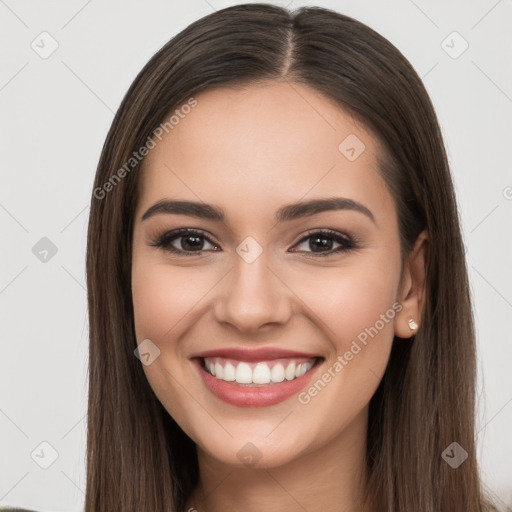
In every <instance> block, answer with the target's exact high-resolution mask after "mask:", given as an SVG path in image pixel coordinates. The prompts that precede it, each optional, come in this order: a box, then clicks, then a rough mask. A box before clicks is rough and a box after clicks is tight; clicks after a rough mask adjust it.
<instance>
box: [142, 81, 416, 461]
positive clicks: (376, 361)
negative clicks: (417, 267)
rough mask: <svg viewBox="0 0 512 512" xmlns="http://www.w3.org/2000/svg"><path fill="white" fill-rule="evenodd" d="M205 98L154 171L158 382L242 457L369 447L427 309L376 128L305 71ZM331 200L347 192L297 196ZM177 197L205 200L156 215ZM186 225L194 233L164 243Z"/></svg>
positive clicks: (160, 152) (147, 333) (176, 412)
mask: <svg viewBox="0 0 512 512" xmlns="http://www.w3.org/2000/svg"><path fill="white" fill-rule="evenodd" d="M195 99H196V101H197V104H196V105H195V106H194V108H191V109H184V110H183V111H181V112H184V111H187V112H189V113H188V114H186V115H184V114H183V113H182V115H181V116H180V117H179V122H176V119H175V120H174V123H173V125H172V126H173V127H172V129H168V133H167V134H166V133H165V132H164V137H163V138H162V141H161V142H160V141H158V139H155V141H156V147H154V149H152V150H150V152H149V154H148V156H147V159H146V161H145V168H144V170H143V171H141V172H142V174H141V176H140V178H141V181H140V199H139V202H138V205H137V209H136V219H135V225H134V242H133V267H132V290H133V305H134V315H135V330H136V337H137V343H138V344H140V343H143V342H144V344H143V345H142V347H141V353H142V354H143V356H142V360H143V361H144V365H143V369H144V372H145V374H146V376H147V378H148V381H149V383H150V385H151V387H152V389H153V390H154V392H155V394H156V396H157V397H158V399H159V400H160V402H161V403H162V404H163V406H164V407H165V408H166V410H167V411H168V412H169V414H170V415H171V416H172V417H173V418H174V419H175V420H176V422H177V423H178V424H179V425H180V426H181V428H182V429H183V430H184V431H185V432H186V433H187V434H188V435H189V436H190V437H191V438H192V439H193V440H194V441H195V443H196V444H197V445H198V449H199V450H201V453H203V455H206V456H209V457H211V458H213V459H215V460H217V461H222V462H224V463H226V464H229V465H239V466H240V465H242V464H248V465H251V464H255V463H257V464H259V465H260V466H265V467H275V466H279V465H282V464H285V463H287V462H291V461H293V460H295V459H297V458H298V457H299V456H303V455H306V454H310V453H312V452H314V451H315V450H321V449H326V448H327V447H329V446H331V445H332V443H337V442H343V443H346V444H345V445H346V446H349V445H350V444H351V443H355V444H357V443H358V442H361V441H362V440H363V439H364V435H365V432H366V430H365V429H366V423H367V411H368V402H369V400H370V398H371V397H372V395H373V394H374V392H375V390H376V388H377V386H378V384H379V381H380V380H381V377H382V375H383V373H384V370H385V367H386V364H387V361H388V357H389V353H390V349H391V344H392V341H393V337H394V335H395V334H396V335H398V336H402V337H408V336H410V331H408V327H407V320H408V319H409V318H410V317H411V316H413V317H414V311H412V309H411V307H412V306H410V305H409V304H408V303H407V301H405V302H404V301H402V300H401V299H402V298H404V299H406V293H403V292H404V290H403V289H402V290H400V289H399V280H400V272H401V266H400V247H399V233H398V224H397V215H396V211H395V207H394V203H393V200H392V197H391V195H390V193H389V192H388V190H387V189H386V187H385V184H384V181H383V179H382V178H381V176H380V175H379V172H378V170H377V166H376V151H377V142H376V140H375V139H374V138H372V136H370V134H369V133H368V132H367V131H365V129H364V128H363V127H361V126H360V125H358V124H356V123H355V122H354V121H353V120H352V119H351V118H350V117H349V116H347V115H346V114H344V113H343V112H342V111H340V110H339V109H338V108H337V107H336V106H335V105H334V104H333V103H331V102H330V101H329V100H328V99H327V98H326V97H324V96H322V95H320V94H319V93H317V92H316V91H314V90H313V89H310V88H308V87H306V86H303V85H300V84H295V83H294V84H288V83H269V84H267V85H264V86H251V87H248V88H245V89H243V90H242V89H240V90H234V89H228V88H219V89H215V90H209V91H206V92H204V93H201V94H200V95H198V96H196V97H195ZM328 198H330V199H332V198H340V201H339V202H338V203H337V204H338V207H337V208H335V207H334V206H333V204H334V203H333V204H331V205H330V207H329V208H328V209H324V208H321V207H311V208H306V207H301V206H296V207H290V206H289V205H291V204H292V203H300V204H308V203H309V202H311V201H316V200H324V199H328ZM341 198H344V201H345V202H344V203H343V202H342V201H341ZM163 201H169V202H170V201H186V202H192V203H197V206H195V207H192V208H190V206H189V207H187V208H186V209H181V210H180V209H178V208H177V207H175V206H172V205H169V204H168V205H167V206H166V207H165V206H162V207H161V208H154V209H152V211H149V212H148V210H149V209H150V208H151V207H152V206H153V205H155V204H156V203H158V202H163ZM162 204H163V203H161V205H162ZM328 206H329V205H328ZM343 206H345V207H343ZM283 209H284V210H283ZM180 211H181V213H180ZM217 211H218V212H217ZM146 212H148V214H147V215H146V216H145V218H144V219H143V216H144V214H145V213H146ZM220 213H222V214H223V219H222V220H221V219H220ZM180 229H192V230H194V233H192V235H191V234H188V235H187V234H183V233H181V234H176V233H174V235H173V234H171V235H168V236H167V238H166V239H164V240H163V242H164V245H163V246H161V247H157V246H156V245H155V244H157V242H158V240H159V239H160V238H161V237H162V236H163V235H165V234H166V233H170V232H175V231H177V230H180ZM326 230H330V231H331V233H319V232H325V231H326ZM340 248H341V249H345V250H342V251H339V250H338V249H340ZM409 284H410V281H409V280H408V279H406V280H405V283H404V285H405V286H408V285H409ZM406 291H407V290H405V292H406ZM416 313H417V312H416ZM415 319H416V320H417V321H418V317H417V316H416V318H415ZM144 340H146V341H144ZM207 353H208V354H207ZM207 355H208V358H207V359H204V357H206V356H207ZM203 356H204V357H203ZM312 364H313V366H312V367H311V369H309V368H310V366H311V365H312ZM204 365H206V366H207V367H208V368H210V367H211V369H212V371H213V372H214V373H216V376H213V375H212V374H210V373H209V372H208V371H207V370H206V369H205V368H204V367H203V366H204ZM306 370H307V371H306ZM304 371H306V373H304ZM221 373H222V376H221V375H220V374H221ZM297 376H298V377H297ZM220 377H222V378H220ZM233 379H235V380H233ZM269 381H270V382H269Z"/></svg>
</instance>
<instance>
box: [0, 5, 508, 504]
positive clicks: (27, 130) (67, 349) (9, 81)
mask: <svg viewBox="0 0 512 512" xmlns="http://www.w3.org/2000/svg"><path fill="white" fill-rule="evenodd" d="M236 3H238V2H229V1H214V0H208V1H207V0H194V1H188V2H186V3H185V2H170V1H167V2H166V1H163V0H160V1H156V0H154V1H147V2H142V1H124V2H121V1H119V0H118V1H109V2H98V1H91V0H89V1H84V0H73V1H68V2H64V1H62V2H57V1H44V2H36V1H31V2H29V1H23V0H20V1H15V0H5V1H4V0H0V38H1V42H2V46H1V50H0V51H1V59H2V66H1V68H0V101H1V108H2V124H1V138H0V140H1V157H2V167H1V172H2V176H1V180H2V181H1V183H2V186H1V189H0V222H1V229H2V231H1V234H2V253H1V254H2V265H1V273H0V306H1V318H0V322H1V324H0V325H1V327H2V331H1V342H2V349H1V361H0V364H1V368H0V384H1V388H0V389H1V403H0V429H1V434H2V435H1V450H2V455H1V457H0V479H1V480H0V504H2V505H5V506H7V505H10V506H13V505H18V506H25V507H27V508H34V509H37V510H41V511H67V512H69V511H79V510H82V508H83V503H84V490H85V439H86V431H85V427H86V421H85V418H86V416H85V415H86V404H87V381H86V378H87V373H86V369H87V344H88V331H87V316H86V315H87V309H86V291H85V264H84V260H85V246H86V227H87V219H88V214H89V208H88V204H89V200H90V194H91V191H92V183H93V177H94V173H95V168H96V165H97V162H98V158H99V155H100V151H101V147H102V145H103V141H104V138H105V136H106V134H107V131H108V128H109V126H110V123H111V121H112V119H113V114H114V112H115V111H116V109H117V107H118V106H119V103H120V101H121V99H122V97H123V95H124V94H125V92H126V90H127V88H128V86H129V85H130V83H131V82H132V80H133V79H134V78H135V76H136V74H137V73H138V71H139V70H140V69H141V68H142V66H143V65H144V64H145V63H146V62H147V60H148V59H149V58H150V57H151V56H152V55H153V54H154V53H155V52H156V51H157V50H158V49H159V48H160V47H161V46H162V45H163V44H164V43H165V42H167V41H168V40H169V39H170V38H171V37H172V36H173V35H174V34H176V33H177V32H179V31H180V30H181V29H183V28H184V27H185V26H187V25H188V24H189V23H191V22H192V21H194V20H196V19H198V18H199V17H201V16H203V15H206V14H209V13H211V12H213V10H214V9H215V10H218V9H220V8H223V7H227V6H229V5H234V4H236ZM276 3H278V4H279V5H289V6H290V7H299V6H302V5H315V4H314V3H313V4H312V3H309V4H306V3H303V2H300V1H294V2H289V1H288V0H287V1H284V2H276ZM316 5H321V6H325V7H329V8H332V9H335V10H338V11H339V12H342V13H344V14H347V15H350V16H353V17H355V18H357V19H359V20H360V21H362V22H364V23H366V24H368V25H370V26H371V27H372V28H374V29H375V30H377V31H378V32H379V33H381V34H382V35H384V36H385V37H387V38H388V39H389V40H390V41H391V42H392V43H394V44H395V45H396V46H397V47H398V48H399V49H400V50H401V51H402V52H403V53H404V55H405V56H406V57H407V58H408V59H409V60H410V62H411V63H412V65H413V66H414V67H415V69H416V70H417V72H418V73H419V75H420V76H421V77H422V78H423V79H424V83H425V85H426V87H427V89H428V91H429V94H430V95H431V98H432V100H433V102H434V105H435V107H436V110H437V113H438V116H439V120H440V123H441V125H442V129H443V133H444V137H445V142H446V145H447V149H448V153H449V158H450V162H451V166H452V172H453V176H454V180H455V184H456V190H457V195H458V201H459V206H460V215H461V220H462V224H463V229H464V238H465V243H466V245H467V259H468V264H469V270H470V279H471V287H472V294H473V299H474V309H475V319H476V325H477V333H478V347H479V397H480V400H479V409H478V411H479V412H478V431H479V433H478V457H479V459H480V461H481V467H482V472H483V477H484V481H485V484H486V486H487V487H488V488H489V490H490V491H492V492H493V493H494V494H495V496H496V497H497V499H499V500H501V503H502V506H503V509H505V503H507V504H508V505H509V506H512V479H511V475H512V443H511V441H510V432H511V427H512V372H511V371H510V368H511V361H512V337H511V334H510V327H509V324H510V318H512V316H511V312H512V284H511V283H512V270H511V265H510V263H511V261H512V242H511V231H512V230H511V226H512V222H511V221H512V172H511V160H512V158H511V153H510V150H511V142H512V140H511V135H512V133H511V131H512V130H511V121H512V66H511V62H512V60H511V57H512V52H511V50H512V31H511V27H512V2H511V1H510V0H501V1H496V0H482V1H478V2H475V1H473V2H467V1H466V2H463V1H452V2H446V1H441V0H437V1H430V2H427V1H426V0H422V1H420V0H418V1H416V2H413V1H411V0H396V1H387V2H382V1H378V0H372V1H366V2H364V3H363V2H356V1H338V2H334V1H321V2H317V3H316ZM43 31H47V32H48V33H49V34H51V37H52V38H54V39H55V40H56V41H57V43H58V48H57V50H56V51H55V52H54V53H53V54H52V55H51V56H49V57H48V58H46V59H43V58H41V56H40V55H39V54H38V53H37V52H36V51H34V50H33V49H32V47H31V44H32V42H33V41H35V42H34V46H36V47H37V45H39V51H40V52H41V51H43V48H42V47H43V46H44V49H45V50H48V49H49V48H51V47H50V40H49V39H48V36H40V34H41V32H43ZM453 31H457V32H458V33H459V34H460V35H461V36H462V38H463V39H464V40H465V41H467V43H468V44H469V47H468V49H467V50H466V51H465V52H464V53H462V54H461V55H460V56H458V57H457V58H453V56H454V55H456V54H457V53H458V52H459V51H460V50H461V49H463V45H464V41H463V40H462V39H460V38H458V36H456V35H455V36H453V35H451V36H450V34H452V32H453ZM447 36H450V37H449V38H448V39H446V38H447ZM43 37H46V39H44V41H43V42H41V39H42V38H43ZM443 41H445V43H442V42H443ZM447 52H448V53H447ZM450 52H451V54H452V55H451V56H450V55H449V53H450ZM43 237H47V238H49V239H50V240H51V241H52V242H53V244H55V246H56V247H57V253H56V254H55V255H54V256H53V257H51V258H50V257H49V256H48V261H47V262H42V261H40V259H38V258H37V257H36V256H35V255H34V254H33V252H32V248H33V246H34V245H35V244H36V243H37V242H38V241H39V240H40V239H41V238H43ZM106 271H108V269H106ZM42 442H47V443H49V444H50V445H51V446H52V447H53V449H55V450H56V452H57V454H58V457H57V459H56V460H55V461H54V462H53V464H52V465H51V466H50V467H48V469H42V468H41V467H40V465H39V464H45V463H46V464H48V463H50V462H51V461H52V459H51V456H52V449H51V448H49V447H48V446H47V445H42V446H41V445H40V443H42ZM31 454H33V455H31ZM411 456H414V454H411Z"/></svg>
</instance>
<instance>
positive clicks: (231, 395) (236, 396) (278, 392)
mask: <svg viewBox="0 0 512 512" xmlns="http://www.w3.org/2000/svg"><path fill="white" fill-rule="evenodd" d="M192 361H193V363H194V364H195V365H196V366H197V368H198V369H199V373H200V375H201V378H202V379H203V382H204V383H205V385H206V387H207V388H208V389H209V390H210V391H211V392H212V393H213V394H214V395H215V396H217V397H218V398H220V399H221V400H223V401H224V402H227V403H228V404H231V405H236V406H237V407H267V406H269V405H275V404H278V403H280V402H282V401H284V400H286V399H287V398H290V397H291V396H293V395H295V394H296V393H298V392H299V391H301V389H303V388H304V387H305V386H306V385H307V384H308V382H309V381H310V380H311V377H312V375H313V374H314V373H316V370H317V367H318V366H319V363H320V362H321V360H320V361H317V362H316V363H315V364H314V366H313V367H312V368H311V370H309V371H308V372H307V373H305V374H304V375H302V376H301V377H298V378H296V379H293V380H291V381H283V382H279V383H276V384H272V385H269V386H260V387H249V386H238V385H236V384H232V383H231V382H227V381H225V380H222V379H217V378H216V377H214V376H213V375H212V374H211V373H209V372H208V371H206V370H205V369H204V368H203V360H202V359H200V358H196V359H193V360H192Z"/></svg>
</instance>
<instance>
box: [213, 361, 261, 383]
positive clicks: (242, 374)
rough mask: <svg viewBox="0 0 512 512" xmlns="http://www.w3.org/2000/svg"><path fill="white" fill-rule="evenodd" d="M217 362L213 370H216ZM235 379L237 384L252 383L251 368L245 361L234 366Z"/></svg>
mask: <svg viewBox="0 0 512 512" xmlns="http://www.w3.org/2000/svg"><path fill="white" fill-rule="evenodd" d="M218 364H219V363H215V370H217V365H218ZM221 378H222V377H221ZM236 381H237V382H238V383H239V384H252V370H251V367H250V366H249V365H248V364H247V363H238V366H237V367H236Z"/></svg>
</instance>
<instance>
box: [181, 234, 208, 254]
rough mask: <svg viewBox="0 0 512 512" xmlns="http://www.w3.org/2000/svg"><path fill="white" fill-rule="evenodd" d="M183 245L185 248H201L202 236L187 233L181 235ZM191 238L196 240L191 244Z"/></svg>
mask: <svg viewBox="0 0 512 512" xmlns="http://www.w3.org/2000/svg"><path fill="white" fill-rule="evenodd" d="M181 240H182V242H181V246H182V248H183V249H184V250H186V251H188V250H193V249H197V248H199V249H200V248H201V247H202V245H203V242H202V237H200V236H197V235H186V236H182V237H181ZM190 240H194V242H192V243H191V244H190V243H189V241H190Z"/></svg>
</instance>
